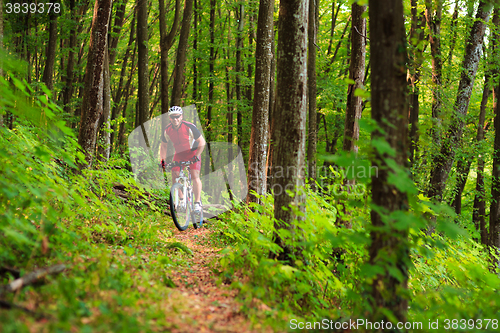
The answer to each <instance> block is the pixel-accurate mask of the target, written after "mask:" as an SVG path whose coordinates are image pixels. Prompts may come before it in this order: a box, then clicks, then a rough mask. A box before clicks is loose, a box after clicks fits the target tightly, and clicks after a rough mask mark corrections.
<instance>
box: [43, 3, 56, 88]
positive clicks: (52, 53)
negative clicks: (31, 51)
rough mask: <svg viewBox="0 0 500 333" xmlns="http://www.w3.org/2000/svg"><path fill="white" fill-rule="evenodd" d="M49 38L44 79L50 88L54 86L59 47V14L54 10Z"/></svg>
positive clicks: (51, 14) (50, 16)
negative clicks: (57, 49)
mask: <svg viewBox="0 0 500 333" xmlns="http://www.w3.org/2000/svg"><path fill="white" fill-rule="evenodd" d="M49 20H50V23H49V40H48V42H47V48H46V51H45V54H46V61H45V69H44V70H43V77H42V81H43V82H44V83H45V85H46V86H47V88H48V89H49V90H52V89H53V88H54V84H53V76H54V63H55V61H56V48H57V15H56V13H55V12H54V11H52V12H51V13H50V14H49Z"/></svg>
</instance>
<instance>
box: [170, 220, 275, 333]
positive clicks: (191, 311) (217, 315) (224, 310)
mask: <svg viewBox="0 0 500 333" xmlns="http://www.w3.org/2000/svg"><path fill="white" fill-rule="evenodd" d="M210 232H211V231H210V230H209V229H207V228H201V229H197V230H196V229H193V228H189V229H188V230H186V231H183V232H179V231H176V232H175V237H176V238H177V239H178V240H179V241H181V242H183V243H184V244H186V245H187V246H188V247H189V248H190V249H191V250H192V251H193V254H194V256H192V257H191V258H190V259H188V266H190V267H186V266H183V267H179V268H178V269H177V270H176V271H173V272H171V279H172V281H173V282H174V283H175V284H176V285H177V290H179V291H180V292H181V293H182V295H183V296H184V299H185V300H186V303H187V304H186V306H185V307H183V308H182V309H181V310H180V313H179V316H178V317H177V318H175V319H174V320H173V323H174V325H175V326H177V328H176V329H173V330H172V332H179V333H180V332H238V333H242V332H272V330H270V329H264V328H256V327H253V328H252V325H251V322H250V320H249V319H248V318H246V316H245V315H244V314H242V313H241V312H240V306H241V304H239V303H238V302H237V301H236V300H235V297H236V294H237V291H236V290H231V289H230V288H229V286H227V285H224V284H220V285H219V286H218V285H217V283H216V282H217V279H218V278H217V276H216V275H215V273H214V272H213V271H212V269H213V268H214V267H213V265H214V262H215V261H214V259H216V258H217V257H218V251H219V250H220V249H218V248H216V247H214V246H213V245H210V244H208V241H209V238H210Z"/></svg>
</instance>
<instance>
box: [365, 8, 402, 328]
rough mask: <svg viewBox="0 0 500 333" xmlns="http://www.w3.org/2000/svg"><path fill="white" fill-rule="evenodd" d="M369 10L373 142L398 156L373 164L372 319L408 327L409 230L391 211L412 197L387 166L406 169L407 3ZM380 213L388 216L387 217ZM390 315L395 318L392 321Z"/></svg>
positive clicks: (377, 154) (382, 157) (380, 157)
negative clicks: (383, 144)
mask: <svg viewBox="0 0 500 333" xmlns="http://www.w3.org/2000/svg"><path fill="white" fill-rule="evenodd" d="M369 8H370V44H371V45H370V48H371V55H370V57H371V63H372V94H371V97H372V119H374V120H375V121H376V122H377V125H378V126H379V128H380V129H381V131H378V130H376V131H374V132H373V133H372V140H384V141H386V142H387V143H388V144H389V146H390V147H391V148H392V149H394V151H395V155H394V156H389V155H388V154H381V153H380V152H379V151H376V152H375V158H374V160H373V162H372V165H373V166H375V167H377V168H378V175H376V174H372V202H373V204H374V205H376V207H378V209H376V210H375V209H372V211H371V221H372V225H373V227H374V229H372V230H371V232H370V236H371V240H372V242H371V244H370V249H369V255H370V259H369V263H370V265H374V266H377V268H378V270H377V271H379V270H383V272H384V273H378V274H377V275H375V276H374V277H373V278H372V279H370V280H371V281H370V282H369V283H370V286H369V289H371V295H370V297H369V302H370V303H371V309H372V313H371V316H370V318H369V319H370V320H371V321H373V322H375V321H377V322H381V320H384V321H386V322H387V321H392V318H394V317H395V319H397V320H398V321H400V322H404V321H406V313H407V309H408V305H407V304H408V296H407V290H406V289H407V284H408V269H409V267H410V265H411V260H410V253H409V244H408V229H407V228H404V229H402V230H401V228H398V227H397V226H396V224H397V222H398V221H397V220H396V219H395V218H390V217H389V216H390V214H391V213H392V212H396V211H401V210H403V211H405V210H407V209H408V208H407V207H408V204H407V195H406V193H401V192H400V191H399V190H398V188H397V187H396V186H395V185H394V182H391V181H390V180H389V176H390V175H391V173H393V171H391V168H390V167H389V166H388V163H387V162H386V161H387V160H389V159H391V160H393V163H396V164H397V165H399V166H400V167H403V168H404V167H405V164H406V154H407V141H408V136H407V135H408V134H407V130H408V128H407V127H408V125H407V124H408V122H407V115H406V112H407V110H408V109H407V101H408V99H407V95H406V93H407V84H406V62H407V60H406V57H407V54H406V43H405V40H406V34H405V28H404V17H403V1H402V0H385V1H378V0H370V1H369ZM387 22H391V25H390V26H391V29H388V28H387ZM381 212H384V213H382V214H384V215H385V214H387V215H386V216H382V215H380V214H381ZM388 312H389V313H391V314H392V315H393V316H394V317H392V318H391V317H389V316H388V315H387V313H388ZM393 327H394V326H393ZM391 331H392V332H395V331H396V330H391Z"/></svg>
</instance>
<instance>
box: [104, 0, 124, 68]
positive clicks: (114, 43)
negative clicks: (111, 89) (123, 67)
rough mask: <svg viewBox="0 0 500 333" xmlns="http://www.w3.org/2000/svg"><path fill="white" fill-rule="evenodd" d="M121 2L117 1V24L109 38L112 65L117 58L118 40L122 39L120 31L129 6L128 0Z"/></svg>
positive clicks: (110, 62)
mask: <svg viewBox="0 0 500 333" xmlns="http://www.w3.org/2000/svg"><path fill="white" fill-rule="evenodd" d="M120 1H121V2H117V3H116V4H117V6H118V8H117V9H116V14H115V24H114V26H113V36H110V38H109V47H108V52H109V65H110V66H111V67H112V66H113V65H114V63H115V60H116V55H117V52H116V48H117V47H118V41H119V40H120V33H121V31H122V27H123V22H124V20H123V19H124V17H125V8H126V6H127V1H128V0H120Z"/></svg>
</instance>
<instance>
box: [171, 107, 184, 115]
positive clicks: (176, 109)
mask: <svg viewBox="0 0 500 333" xmlns="http://www.w3.org/2000/svg"><path fill="white" fill-rule="evenodd" d="M168 114H169V115H171V114H182V108H181V107H180V106H172V107H171V108H170V109H168Z"/></svg>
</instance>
